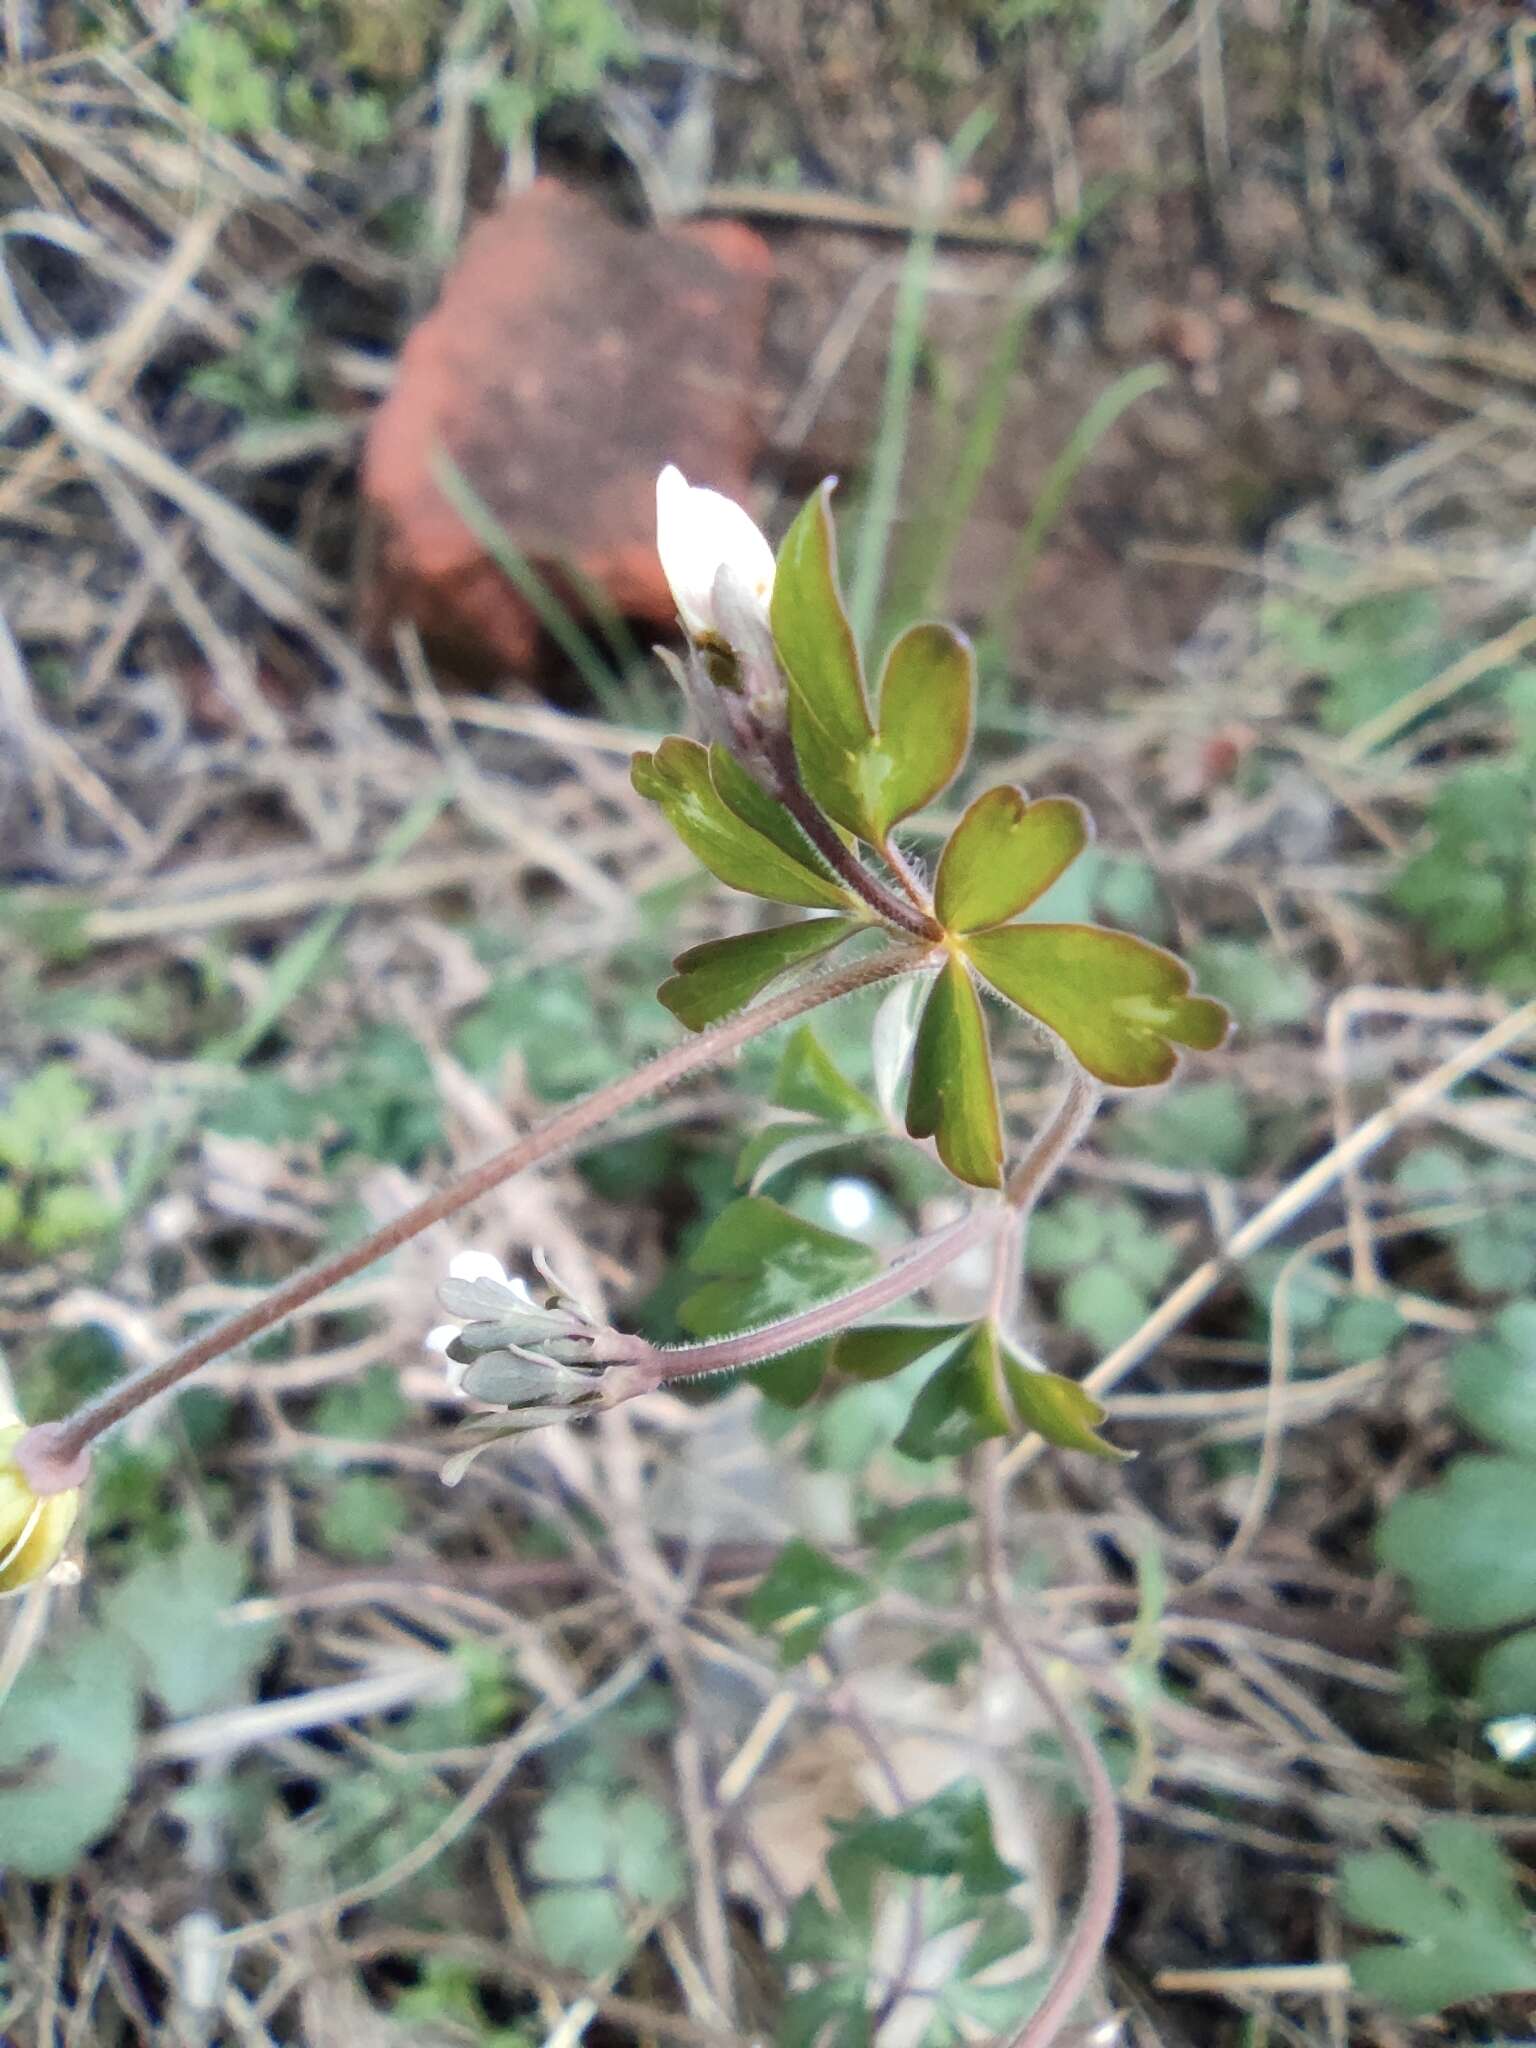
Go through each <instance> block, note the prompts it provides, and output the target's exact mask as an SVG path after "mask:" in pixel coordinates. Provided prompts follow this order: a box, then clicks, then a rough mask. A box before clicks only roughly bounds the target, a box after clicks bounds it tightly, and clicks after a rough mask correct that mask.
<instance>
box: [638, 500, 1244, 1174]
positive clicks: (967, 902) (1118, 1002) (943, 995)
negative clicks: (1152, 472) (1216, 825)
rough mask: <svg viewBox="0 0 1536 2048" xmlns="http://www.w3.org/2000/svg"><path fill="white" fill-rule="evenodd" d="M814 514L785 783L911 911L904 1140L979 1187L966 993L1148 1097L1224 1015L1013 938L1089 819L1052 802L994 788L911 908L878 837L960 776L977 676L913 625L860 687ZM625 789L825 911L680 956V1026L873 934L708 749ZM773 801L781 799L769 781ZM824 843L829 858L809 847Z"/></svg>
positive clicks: (1141, 973)
mask: <svg viewBox="0 0 1536 2048" xmlns="http://www.w3.org/2000/svg"><path fill="white" fill-rule="evenodd" d="M830 498H831V486H830V484H824V485H823V486H822V487H821V489H820V490H818V491H816V492H814V493H813V494H812V496H811V497H810V498H809V499H808V500H807V501H806V503H805V505H804V506H803V508H802V509H801V511H800V513H799V515H798V517H797V518H796V519H795V521H794V522H793V524H792V525H791V527H790V529H789V532H788V533H787V534H786V536H785V538H784V542H783V545H782V547H781V548H780V550H779V554H778V561H777V567H776V573H775V579H774V586H773V597H772V603H771V608H770V617H771V625H772V631H773V639H774V644H775V647H776V649H777V653H778V658H779V662H780V665H781V668H782V672H783V677H784V682H785V688H786V692H787V718H788V728H789V739H790V743H791V747H792V751H793V756H794V773H795V776H796V777H797V778H798V784H799V788H800V790H801V791H802V792H803V793H804V795H805V796H807V797H808V798H809V799H810V801H811V803H812V804H813V805H814V806H815V807H816V808H817V809H818V810H819V811H820V813H821V815H822V818H823V820H824V821H825V823H826V827H827V833H828V834H829V835H830V834H840V835H842V837H843V840H844V844H845V846H846V848H847V851H848V857H849V858H850V859H860V860H862V855H860V854H859V853H858V852H857V847H858V846H859V845H862V846H864V847H866V848H867V849H869V851H870V853H872V854H873V855H874V857H875V859H876V860H877V861H878V862H880V863H881V870H882V872H883V873H884V874H885V875H886V876H887V877H889V883H888V884H886V883H882V884H881V886H882V887H885V886H889V887H894V888H895V889H897V890H899V891H901V892H902V893H903V894H904V895H905V896H907V897H911V898H912V899H913V901H914V902H915V904H916V916H917V919H918V923H919V924H920V925H921V926H922V927H923V929H924V931H925V932H926V934H927V936H928V937H929V939H930V942H931V946H932V950H933V952H934V954H935V957H936V958H937V959H938V972H937V974H936V975H935V976H934V978H933V982H932V986H931V988H930V989H929V992H928V999H927V1002H926V1004H925V1006H924V1009H923V1013H922V1018H921V1021H920V1023H919V1026H918V1031H917V1040H916V1045H915V1048H914V1051H913V1057H912V1066H911V1077H910V1084H909V1089H908V1095H907V1103H906V1126H907V1130H908V1132H909V1133H910V1135H911V1136H913V1137H915V1138H931V1139H933V1140H934V1142H935V1146H936V1148H937V1151H938V1154H939V1157H940V1158H941V1159H942V1160H943V1162H944V1164H945V1165H946V1166H947V1167H948V1168H949V1170H950V1172H951V1173H953V1174H954V1175H955V1176H956V1178H958V1179H960V1180H962V1181H965V1182H968V1183H969V1184H970V1185H972V1186H974V1187H982V1188H998V1187H1001V1186H1002V1183H1003V1157H1004V1143H1003V1131H1002V1120H1001V1116H1000V1114H999V1108H998V1098H997V1088H996V1084H995V1081H994V1079H993V1072H992V1056H991V1049H990V1045H989V1040H988V1032H987V1023H986V1018H985V1016H984V1014H983V1011H982V1004H981V997H980V994H979V992H978V978H979V980H980V981H981V982H983V983H985V984H986V985H987V986H988V987H989V988H990V989H991V990H992V992H993V993H994V994H995V995H997V996H999V997H1000V998H1002V1000H1003V1001H1004V1002H1005V1003H1007V1004H1010V1005H1012V1006H1013V1007H1015V1008H1016V1009H1018V1010H1021V1011H1022V1012H1023V1013H1024V1014H1025V1015H1026V1016H1027V1017H1028V1018H1030V1019H1031V1020H1032V1021H1033V1023H1034V1024H1036V1025H1037V1026H1039V1027H1041V1028H1042V1029H1043V1030H1044V1031H1045V1032H1046V1033H1047V1034H1048V1035H1049V1036H1050V1037H1051V1038H1053V1039H1054V1040H1056V1041H1057V1042H1059V1043H1060V1044H1061V1045H1062V1046H1064V1047H1065V1049H1066V1050H1067V1051H1068V1052H1069V1053H1070V1054H1071V1056H1072V1057H1073V1058H1074V1059H1075V1060H1076V1061H1077V1062H1078V1064H1079V1065H1081V1066H1082V1067H1083V1068H1084V1069H1085V1070H1086V1071H1087V1072H1088V1073H1089V1074H1091V1075H1092V1076H1093V1077H1094V1078H1095V1079H1096V1080H1098V1081H1100V1082H1102V1083H1103V1084H1104V1085H1106V1086H1108V1087H1116V1088H1142V1087H1147V1086H1151V1085H1154V1084H1156V1083H1158V1082H1161V1081H1166V1080H1167V1079H1168V1078H1169V1076H1170V1075H1171V1074H1172V1072H1173V1070H1174V1067H1175V1064H1176V1062H1177V1056H1178V1055H1177V1050H1176V1048H1178V1047H1180V1046H1187V1047H1191V1048H1195V1049H1199V1050H1210V1049H1212V1048H1214V1047H1215V1046H1217V1045H1219V1044H1221V1042H1222V1041H1223V1039H1224V1038H1225V1036H1226V1031H1227V1015H1226V1012H1225V1010H1223V1008H1222V1007H1221V1005H1220V1004H1219V1003H1216V1002H1213V1001H1212V1000H1211V999H1210V998H1209V997H1206V996H1197V995H1194V994H1193V993H1192V992H1191V979H1190V974H1189V970H1188V968H1186V967H1185V966H1184V964H1183V962H1182V961H1180V960H1179V959H1177V958H1176V956H1175V955H1173V954H1172V953H1168V952H1165V951H1164V950H1163V949H1162V948H1161V947H1158V946H1154V945H1150V944H1148V943H1147V941H1146V940H1144V939H1140V938H1137V937H1134V936H1133V935H1132V934H1130V933H1129V932H1121V931H1111V930H1108V929H1106V928H1103V927H1100V926H1097V925H1089V924H1067V923H1061V924H1048V923H1044V922H1040V921H1038V920H1036V921H1032V922H1023V923H1020V922H1015V920H1017V919H1021V918H1023V917H1024V916H1025V914H1026V913H1027V912H1029V911H1030V910H1031V909H1032V908H1033V907H1034V906H1035V905H1036V904H1037V903H1038V902H1039V901H1040V899H1041V898H1042V897H1043V896H1044V895H1045V894H1046V893H1047V891H1049V890H1050V889H1052V888H1053V886H1054V885H1055V884H1056V883H1058V882H1059V881H1060V879H1061V878H1062V876H1063V875H1065V874H1066V872H1067V870H1068V869H1069V868H1070V867H1071V866H1072V864H1073V863H1074V862H1075V861H1076V860H1077V859H1078V857H1079V855H1081V854H1082V853H1083V851H1084V850H1085V848H1086V847H1087V845H1088V841H1089V838H1090V834H1091V827H1090V822H1089V819H1088V816H1087V813H1086V812H1085V811H1084V810H1083V809H1082V807H1081V806H1080V805H1079V804H1077V803H1076V802H1074V801H1073V800H1072V799H1070V798H1066V797H1047V798H1044V799H1041V800H1038V801H1035V802H1031V801H1030V799H1029V798H1028V797H1027V796H1026V795H1025V793H1024V792H1023V791H1022V790H1021V789H1018V788H1016V787H1014V786H1012V785H1008V784H1004V785H1001V786H999V787H997V788H994V789H989V790H986V791H984V792H983V793H982V794H981V795H980V796H978V797H977V798H976V799H975V801H974V802H972V803H971V804H970V806H969V807H968V808H967V810H966V811H965V813H964V814H963V816H962V817H961V819H960V821H959V823H958V824H957V825H956V827H955V829H954V831H953V832H952V833H951V834H950V836H949V838H948V840H947V842H946V843H945V845H944V848H943V851H942V853H941V854H940V857H939V862H938V868H937V873H936V876H935V880H934V890H933V902H932V908H931V910H929V909H928V908H927V906H926V901H925V899H923V898H922V895H921V891H920V889H918V888H917V886H916V885H915V883H914V881H913V878H912V876H911V874H910V873H909V871H908V870H907V868H906V867H905V865H904V862H903V860H902V857H901V855H900V853H899V851H898V850H897V849H896V848H895V847H894V846H893V843H892V833H893V831H894V830H895V828H896V827H897V826H899V825H901V824H902V823H903V822H904V821H905V820H907V819H909V818H911V817H913V816H915V815H916V814H917V813H918V812H919V811H921V810H923V809H924V808H925V807H926V806H927V805H929V804H930V803H932V802H933V801H934V799H935V798H936V797H938V796H940V795H942V793H943V792H944V791H945V790H946V789H947V788H948V787H949V786H950V784H951V783H952V782H953V781H954V780H955V778H956V776H957V775H958V774H959V773H960V771H961V769H962V768H963V766H964V765H965V761H966V758H967V756H968V754H969V752H970V746H971V737H972V730H973V725H974V717H975V697H976V674H975V660H974V657H973V655H972V652H971V649H970V646H969V644H968V643H967V642H966V640H965V639H964V638H963V636H961V635H960V634H959V633H957V632H955V631H954V629H953V628H951V627H948V626H943V625H938V624H933V623H919V624H917V625H913V626H909V627H908V628H907V629H906V630H905V631H904V632H902V633H901V634H899V635H898V636H897V638H896V639H895V640H894V641H893V642H892V644H891V646H890V647H889V649H888V650H887V652H886V656H885V659H884V662H883V663H882V665H881V668H880V672H879V675H878V677H877V679H876V681H875V684H874V687H873V689H872V688H871V687H870V684H869V681H868V679H867V678H866V675H865V670H864V663H863V659H862V657H861V654H860V651H859V647H858V643H857V639H856V636H855V634H854V630H853V627H852V625H851V623H850V621H849V616H848V611H847V608H846V606H845V604H844V601H843V594H842V589H841V586H840V582H839V576H838V564H837V538H836V533H835V531H834V528H833V523H832V512H831V503H830ZM633 773H634V782H635V787H636V789H637V790H638V791H639V792H640V794H641V795H642V796H645V797H648V798H649V799H650V800H651V801H652V802H654V803H656V804H657V805H658V806H659V807H660V808H661V810H662V811H663V813H664V814H665V816H666V817H667V819H668V821H669V822H670V824H671V825H672V827H673V829H674V830H675V831H676V832H677V834H678V836H679V837H680V838H681V839H682V840H683V842H684V844H685V845H687V846H688V847H689V848H690V849H691V850H692V851H693V852H694V853H695V854H696V855H697V856H698V858H699V859H700V860H701V861H703V863H704V865H705V866H706V867H707V868H708V869H709V870H710V872H711V873H712V874H714V875H715V876H716V877H717V878H718V879H719V880H721V881H723V882H725V883H726V884H727V885H728V886H730V887H731V888H735V889H741V890H745V891H746V892H748V893H749V894H753V895H757V896H760V897H764V898H767V899H768V900H770V901H776V902H780V903H790V904H795V905H798V906H800V907H802V908H805V909H811V910H817V911H820V912H823V913H828V914H827V915H823V916H822V917H820V918H818V919H817V920H815V921H813V922H812V923H811V924H810V925H809V926H806V925H798V926H797V925H785V926H776V927H774V928H772V929H770V930H768V931H763V932H754V933H749V934H747V935H745V936H743V937H740V938H730V939H721V940H716V941H713V942H712V943H710V944H709V945H706V946H700V947H695V948H693V949H692V950H691V951H690V952H688V953H686V954H684V955H682V956H681V957H680V958H679V960H678V961H677V963H676V965H677V972H676V974H675V975H674V977H673V978H672V980H670V981H669V982H667V983H666V984H665V986H664V987H663V989H662V991H661V998H662V1001H663V1002H664V1003H665V1004H666V1005H667V1007H668V1008H669V1009H670V1010H671V1011H672V1012H673V1014H674V1015H675V1016H677V1017H678V1018H680V1019H681V1020H682V1022H684V1023H685V1024H687V1025H688V1026H689V1027H690V1028H691V1029H694V1030H699V1029H702V1028H704V1026H705V1025H707V1024H710V1023H713V1022H715V1021H716V1020H717V1019H719V1018H720V1017H723V1016H725V1015H727V1014H729V1012H730V1011H731V1010H732V1009H735V1008H739V1007H741V1006H742V1005H743V1004H744V1003H746V1002H749V1001H750V1000H751V999H752V998H753V997H754V996H755V995H757V994H759V993H760V992H761V991H762V990H763V989H765V988H767V987H768V986H770V985H771V983H772V982H773V981H775V980H776V979H778V978H779V976H781V975H782V974H784V973H786V972H788V971H790V970H791V969H793V968H797V967H800V966H802V965H804V964H805V963H807V962H808V961H809V960H811V959H813V958H815V957H817V956H819V955H820V954H822V953H824V952H826V951H827V950H828V949H830V948H831V947H832V946H834V945H837V944H838V943H840V941H841V940H842V939H843V938H844V937H846V936H848V934H849V933H850V932H851V931H853V930H855V929H857V928H858V927H859V926H860V925H861V924H868V923H870V922H871V921H875V922H878V921H880V918H881V913H880V912H879V911H878V910H877V911H874V912H871V911H868V910H866V909H865V908H864V905H863V902H862V901H861V898H862V897H863V896H865V895H867V894H868V891H867V890H865V889H863V888H862V887H861V888H860V889H859V890H858V891H856V892H854V893H852V894H850V891H849V886H848V884H847V883H846V881H845V880H843V879H840V878H839V875H838V874H837V873H835V872H834V868H835V866H836V862H835V861H833V862H831V864H829V862H828V860H825V859H823V858H822V855H821V854H820V853H819V852H817V851H815V850H813V848H812V846H811V844H810V842H809V841H808V840H807V839H806V837H805V836H804V834H803V833H802V832H801V830H800V828H799V826H798V825H797V824H796V822H795V819H794V818H793V817H792V816H791V814H790V811H789V810H788V809H786V808H785V807H784V805H782V804H780V803H779V802H778V801H777V800H776V798H775V797H774V796H773V795H771V794H770V793H769V792H768V791H767V790H765V789H764V788H763V787H762V786H761V785H760V784H758V783H757V782H755V781H754V780H753V779H752V777H751V776H749V775H748V774H747V773H746V771H745V770H744V769H743V768H742V767H741V766H740V764H739V763H737V762H735V761H734V760H732V758H731V757H730V756H729V755H728V754H726V753H724V752H723V751H722V750H721V749H720V748H718V747H716V748H712V749H708V750H706V749H705V748H703V747H701V746H699V745H697V744H696V743H694V742H692V741H687V740H679V739H669V740H665V741H663V742H662V744H661V746H660V747H659V748H657V749H656V751H655V752H654V753H645V754H640V755H637V756H636V758H635V763H634V770H633ZM776 786H777V787H778V788H779V789H780V790H782V791H784V792H785V794H786V795H788V796H789V797H791V798H793V794H794V792H793V790H792V789H791V788H790V786H789V784H788V782H787V780H786V779H785V778H784V777H782V776H781V777H780V779H779V781H778V783H777V784H776ZM822 845H823V846H824V847H827V849H828V852H829V853H831V852H833V851H835V849H834V848H832V846H831V843H830V840H829V839H823V841H822ZM869 872H870V873H871V874H872V875H873V874H875V872H876V871H874V870H870V871H869ZM1137 901H1138V904H1140V903H1141V898H1140V897H1138V899H1137ZM1143 907H1145V906H1143ZM911 915H912V913H910V912H906V911H904V912H903V913H902V916H901V917H899V918H898V917H896V916H895V914H894V913H892V916H891V918H890V919H888V920H887V921H888V922H889V923H890V924H891V928H892V929H895V930H899V931H900V933H901V935H902V936H905V937H908V938H909V939H910V936H911V929H910V926H911Z"/></svg>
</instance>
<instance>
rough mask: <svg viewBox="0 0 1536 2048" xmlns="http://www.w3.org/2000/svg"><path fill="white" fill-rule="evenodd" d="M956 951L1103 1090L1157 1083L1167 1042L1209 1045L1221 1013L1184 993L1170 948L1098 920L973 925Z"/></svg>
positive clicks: (1216, 1037)
mask: <svg viewBox="0 0 1536 2048" xmlns="http://www.w3.org/2000/svg"><path fill="white" fill-rule="evenodd" d="M965 950H966V952H967V953H968V954H969V956H970V958H971V959H972V960H973V961H974V962H975V964H976V967H977V969H978V971H979V972H980V973H981V974H982V975H984V976H985V978H986V979H987V980H988V981H989V982H990V983H991V984H992V986H993V988H995V989H996V990H997V992H998V994H999V995H1002V996H1006V997H1007V999H1008V1001H1009V1002H1011V1003H1016V1004H1017V1005H1018V1007H1019V1008H1020V1009H1021V1010H1023V1011H1025V1012H1026V1013H1027V1014H1028V1015H1029V1016H1031V1017H1034V1018H1036V1019H1037V1020H1038V1021H1039V1022H1040V1023H1042V1024H1043V1025H1045V1027H1046V1028H1047V1030H1049V1031H1052V1032H1054V1033H1055V1034H1056V1036H1057V1037H1058V1038H1060V1039H1062V1040H1063V1041H1064V1042H1065V1044H1066V1045H1067V1047H1068V1049H1069V1050H1070V1051H1071V1052H1072V1053H1073V1054H1074V1055H1075V1056H1076V1057H1077V1059H1078V1060H1079V1061H1080V1062H1081V1064H1082V1065H1083V1066H1084V1067H1086V1068H1087V1070H1088V1072H1089V1073H1090V1074H1092V1075H1093V1076H1094V1077H1095V1079H1097V1080H1100V1081H1103V1082H1104V1083H1105V1084H1106V1085H1107V1086H1109V1087H1111V1088H1146V1087H1150V1086H1153V1085H1154V1084H1156V1083H1157V1082H1159V1081H1166V1080H1167V1079H1168V1077H1169V1075H1170V1074H1171V1073H1172V1072H1173V1070H1174V1068H1175V1066H1176V1065H1177V1064H1178V1055H1177V1053H1176V1052H1175V1050H1174V1048H1175V1046H1179V1045H1185V1046H1190V1047H1193V1048H1194V1049H1195V1050H1196V1051H1199V1052H1211V1051H1214V1049H1215V1048H1216V1047H1217V1046H1219V1045H1220V1044H1221V1043H1222V1042H1223V1040H1224V1039H1225V1038H1226V1035H1227V1026H1228V1018H1227V1013H1226V1011H1225V1010H1224V1009H1223V1008H1222V1007H1221V1005H1220V1003H1214V1002H1212V1001H1211V999H1210V998H1209V996H1196V995H1191V994H1190V976H1189V969H1188V968H1187V967H1186V966H1185V965H1184V963H1183V961H1182V960H1180V959H1179V958H1178V957H1177V955H1175V954H1173V953H1167V952H1164V950H1163V948H1162V947H1161V946H1150V945H1148V944H1147V942H1146V941H1145V940H1144V939H1136V938H1132V937H1131V936H1130V934H1129V933H1128V932H1112V931H1106V930H1104V929H1102V928H1101V927H1100V926H1098V925H1076V924H1017V925H1008V926H1006V927H1005V928H1003V929H1002V930H998V931H987V932H976V933H975V934H974V935H973V936H971V937H970V938H968V939H966V941H965Z"/></svg>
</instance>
